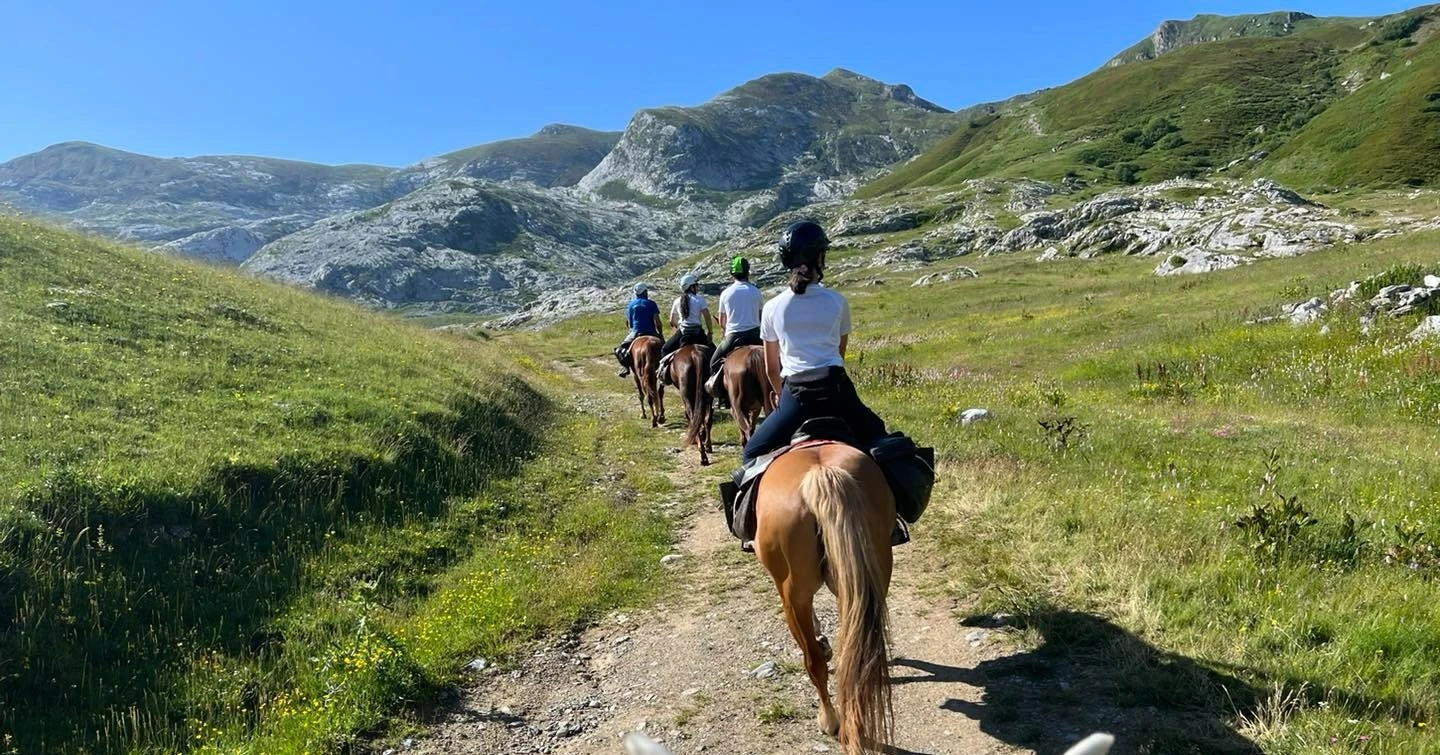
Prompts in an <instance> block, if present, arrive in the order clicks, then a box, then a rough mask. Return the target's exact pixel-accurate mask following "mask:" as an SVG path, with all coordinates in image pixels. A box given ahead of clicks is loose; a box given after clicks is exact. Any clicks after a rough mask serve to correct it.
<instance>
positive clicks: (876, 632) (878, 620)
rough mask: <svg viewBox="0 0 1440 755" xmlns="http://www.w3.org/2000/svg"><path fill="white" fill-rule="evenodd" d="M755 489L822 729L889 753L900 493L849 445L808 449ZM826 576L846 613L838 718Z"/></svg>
mask: <svg viewBox="0 0 1440 755" xmlns="http://www.w3.org/2000/svg"><path fill="white" fill-rule="evenodd" d="M757 495H758V497H757V499H756V504H755V513H756V533H755V554H756V556H757V557H758V558H759V559H760V563H761V564H763V565H764V566H765V569H766V571H768V572H770V576H771V578H772V579H774V580H775V587H776V589H777V590H779V592H780V602H781V604H782V605H783V607H784V611H785V623H786V624H787V625H789V627H790V634H791V635H792V636H794V638H795V642H796V644H798V645H799V646H800V651H801V652H802V653H803V654H804V656H805V669H806V671H808V672H809V674H810V681H811V682H812V683H814V685H815V690H816V692H818V693H819V694H820V714H819V716H818V723H819V724H820V730H821V731H822V732H824V733H826V734H829V735H831V736H834V735H836V734H837V733H838V734H839V736H840V746H841V750H842V751H843V752H844V753H846V755H854V754H856V753H862V752H870V751H881V750H883V749H884V748H885V747H886V746H887V743H888V742H889V741H890V734H891V731H892V730H893V728H894V709H893V707H892V705H891V698H890V660H889V629H888V626H887V616H886V606H885V597H886V594H887V593H888V592H889V589H890V569H891V565H892V561H891V553H890V530H891V528H892V526H893V525H894V523H895V498H894V496H893V495H892V494H891V492H890V487H889V485H888V484H887V483H886V481H885V475H884V473H883V472H881V471H880V468H879V467H878V466H876V465H875V462H874V461H872V460H871V459H870V457H868V456H866V455H865V454H863V453H861V452H860V451H858V450H856V449H854V448H852V447H850V446H846V445H843V444H839V443H831V444H823V445H815V446H808V447H801V448H797V449H795V450H793V451H790V452H789V453H787V454H785V455H783V456H781V457H780V458H778V459H776V460H775V461H774V463H772V464H771V465H770V469H769V470H768V471H766V473H765V476H764V477H762V478H761V479H760V489H759V491H758V494H757ZM822 553H823V554H824V555H823V557H822V555H821V554H822ZM822 584H824V585H826V586H828V587H829V588H830V592H832V593H834V594H835V603H836V607H837V609H838V613H839V617H840V621H839V627H838V630H837V631H838V634H839V636H838V638H837V645H838V648H839V652H838V661H837V662H836V664H835V677H836V682H835V693H836V696H837V697H838V698H839V703H840V711H839V715H838V716H837V715H836V710H835V706H834V705H833V704H831V701H830V690H829V686H828V685H829V669H828V668H827V661H829V659H830V655H831V650H830V645H829V643H828V642H827V641H826V640H825V638H824V637H822V636H820V635H819V629H818V628H817V627H816V622H815V608H814V605H815V603H814V601H815V593H817V592H819V590H820V585H822Z"/></svg>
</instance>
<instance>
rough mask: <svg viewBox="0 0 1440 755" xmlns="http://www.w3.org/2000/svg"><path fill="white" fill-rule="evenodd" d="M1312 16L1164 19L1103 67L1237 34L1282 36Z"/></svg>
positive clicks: (1238, 35)
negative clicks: (1140, 39) (1142, 38)
mask: <svg viewBox="0 0 1440 755" xmlns="http://www.w3.org/2000/svg"><path fill="white" fill-rule="evenodd" d="M1313 18H1315V17H1314V16H1311V15H1309V14H1307V13H1297V12H1294V11H1282V12H1279V13H1262V14H1256V15H1244V16H1213V15H1200V16H1196V17H1195V18H1193V19H1191V20H1189V21H1164V22H1161V24H1160V25H1159V26H1158V27H1156V29H1155V31H1153V32H1151V33H1150V36H1149V37H1147V38H1146V39H1144V40H1142V41H1141V42H1139V43H1137V44H1136V45H1134V46H1132V47H1130V48H1129V49H1127V50H1125V51H1124V52H1122V53H1120V54H1119V55H1117V56H1115V57H1114V58H1112V59H1111V60H1110V62H1108V63H1106V66H1107V67H1113V66H1119V65H1125V64H1126V63H1138V62H1141V61H1145V60H1154V59H1155V58H1158V57H1160V56H1162V55H1167V54H1169V53H1172V52H1175V51H1176V50H1180V49H1183V48H1186V47H1190V46H1193V45H1198V44H1204V43H1206V42H1220V41H1222V40H1226V39H1238V38H1240V37H1286V36H1289V35H1291V34H1294V33H1295V32H1296V30H1297V29H1299V28H1301V24H1302V22H1304V21H1308V20H1310V19H1313Z"/></svg>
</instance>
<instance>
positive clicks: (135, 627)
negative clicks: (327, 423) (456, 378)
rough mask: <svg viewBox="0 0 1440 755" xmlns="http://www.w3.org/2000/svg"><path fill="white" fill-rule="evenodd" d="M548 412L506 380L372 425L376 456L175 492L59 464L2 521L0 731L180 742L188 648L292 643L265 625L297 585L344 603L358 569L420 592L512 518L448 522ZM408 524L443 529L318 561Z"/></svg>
mask: <svg viewBox="0 0 1440 755" xmlns="http://www.w3.org/2000/svg"><path fill="white" fill-rule="evenodd" d="M551 412H552V407H551V406H550V404H549V402H548V401H547V400H546V399H545V397H544V396H542V395H540V394H539V393H537V392H535V391H534V390H533V389H532V388H530V387H529V386H528V385H525V384H524V383H522V382H520V381H519V380H516V379H504V380H503V381H502V382H501V383H500V384H499V385H497V386H494V391H493V392H492V394H491V395H486V396H484V397H483V398H476V397H474V396H463V397H457V398H456V399H455V400H454V401H453V402H452V403H451V405H450V406H449V408H448V411H445V412H437V413H436V414H434V415H431V416H421V417H418V418H416V419H415V420H414V421H411V422H405V423H402V424H399V425H397V426H395V427H391V428H388V429H387V430H385V431H382V435H384V436H385V440H384V441H383V442H382V446H383V447H384V448H385V449H386V452H385V453H378V454H374V455H373V456H370V457H367V458H345V457H336V458H326V459H319V460H315V459H303V458H296V459H289V458H278V459H275V460H274V461H273V462H271V463H269V464H258V465H254V464H250V465H237V464H229V465H223V466H220V467H217V468H216V469H214V470H212V471H210V472H209V473H208V474H207V475H205V476H204V477H203V478H202V479H201V481H200V482H199V483H198V484H197V485H196V486H195V488H194V489H193V490H186V491H174V490H166V489H163V488H161V489H156V488H154V487H127V486H126V485H124V484H116V483H114V482H112V481H107V480H101V479H96V478H91V477H87V476H82V475H79V474H74V473H66V472H63V471H62V473H60V474H57V475H54V476H53V477H52V478H51V479H48V480H47V481H46V484H45V487H44V489H43V490H40V491H38V492H37V493H35V494H34V495H32V496H31V497H30V498H29V500H27V501H25V502H24V508H25V509H26V510H28V512H30V514H31V516H32V517H33V519H34V521H36V522H39V523H43V525H41V526H33V527H28V528H20V527H10V528H5V527H0V595H3V596H5V597H6V600H5V601H4V602H3V603H0V700H4V701H5V703H4V705H3V706H0V732H4V731H8V732H11V733H12V736H14V738H15V745H16V746H17V747H19V748H20V751H21V752H42V751H43V752H53V751H86V752H110V751H120V750H126V749H131V748H133V747H135V746H136V745H140V746H142V747H143V746H144V745H146V744H150V745H154V744H156V743H155V742H153V741H149V742H147V741H146V739H148V738H149V737H151V736H153V735H154V734H155V733H157V732H159V733H161V736H162V737H168V738H169V739H170V741H172V742H174V741H184V740H185V739H186V737H184V736H183V734H182V732H184V731H185V729H186V727H187V723H186V722H185V716H186V713H187V710H186V707H185V706H186V704H187V702H186V701H185V700H184V699H183V697H184V694H183V691H182V690H176V689H174V688H173V680H174V679H175V678H176V675H177V674H178V673H179V672H181V671H182V670H183V669H184V668H186V666H187V664H188V663H189V661H190V659H191V658H194V657H198V656H201V655H203V654H207V653H215V654H221V655H224V656H229V657H232V658H252V659H265V658H268V659H271V660H277V659H279V658H281V657H282V656H284V655H285V654H287V653H293V652H294V651H295V648H294V647H290V645H291V642H290V640H291V638H287V637H285V636H284V635H283V632H284V631H285V630H284V629H281V628H278V627H276V626H275V622H274V621H273V619H274V618H275V617H276V616H278V615H280V614H281V613H282V612H284V611H286V610H287V609H288V608H289V607H290V606H291V605H292V604H293V602H294V601H295V600H296V599H297V598H299V597H300V596H301V595H302V594H308V593H310V592H321V593H327V594H334V597H335V598H336V599H340V600H344V599H345V597H346V592H347V591H348V590H350V589H353V588H352V585H353V583H354V581H355V580H357V579H362V578H364V579H376V581H377V583H379V584H381V585H382V586H383V588H382V593H381V594H377V595H376V596H375V598H376V599H378V600H387V599H390V598H394V597H398V595H397V593H410V592H413V591H414V590H417V589H424V588H425V586H426V582H425V575H426V574H432V573H435V572H437V571H439V570H441V569H443V568H444V567H445V566H446V565H448V564H450V563H454V562H455V560H456V559H458V558H461V557H463V555H464V550H465V548H466V546H465V543H466V542H467V541H468V540H470V539H471V538H470V537H468V535H470V534H473V533H475V532H481V531H484V530H485V529H486V528H488V527H493V526H496V524H497V522H498V520H499V519H501V518H503V517H505V516H507V515H510V514H513V511H512V512H508V513H507V512H505V511H503V510H502V511H494V512H488V513H486V512H476V514H475V515H474V516H469V515H467V516H465V517H458V518H457V517H448V515H449V513H450V510H451V507H452V505H453V503H454V502H455V501H457V500H461V499H462V498H463V497H465V496H468V495H471V494H473V493H475V492H477V491H478V490H479V489H480V488H481V487H482V486H484V485H485V484H487V483H488V482H489V481H492V480H496V479H500V478H504V477H508V476H511V475H513V474H515V473H517V472H519V471H520V469H521V467H522V465H523V464H524V463H525V462H526V461H527V460H528V459H529V458H530V457H531V456H532V455H533V452H534V450H535V449H536V447H537V446H538V443H539V442H540V439H541V437H542V433H543V430H544V426H545V425H546V424H547V423H548V422H549V418H550V416H551ZM447 517H448V518H447ZM492 519H493V520H496V521H490V520H492ZM415 522H424V523H426V526H427V527H430V528H443V529H444V536H441V537H436V538H433V539H428V540H427V541H426V543H428V545H426V544H419V545H411V546H405V545H404V544H400V543H393V542H389V541H386V545H385V547H384V549H383V550H382V551H380V552H379V553H377V554H371V555H368V556H366V557H365V558H363V559H358V560H356V562H355V563H354V564H348V563H347V564H346V565H345V566H344V567H341V568H339V569H338V571H339V572H340V573H337V574H328V575H326V576H325V577H324V578H323V579H317V578H316V575H315V574H314V573H313V569H312V567H313V565H314V564H315V563H316V562H317V560H324V557H323V556H322V554H325V553H327V548H329V546H330V544H331V543H343V542H345V539H346V538H347V536H357V537H372V538H373V537H376V536H379V537H381V538H384V537H385V536H386V533H388V532H391V531H393V530H394V529H395V528H399V527H403V526H406V525H408V524H410V523H415ZM0 524H3V523H0ZM382 575H383V576H386V577H387V579H385V580H379V579H378V578H379V577H380V576H382ZM384 592H389V593H391V594H384ZM332 602H333V601H332ZM6 658H10V659H23V663H6V662H5V661H4V659H6ZM252 698H253V696H252V695H249V694H247V695H245V700H243V701H242V703H241V704H244V705H250V706H253V705H255V704H256V702H257V701H256V700H253V699H252ZM190 702H191V703H193V702H194V701H190ZM137 730H143V731H144V732H146V733H144V734H142V733H140V732H138V731H137ZM177 735H179V736H177ZM137 737H141V738H140V739H136V738H137Z"/></svg>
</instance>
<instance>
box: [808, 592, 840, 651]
mask: <svg viewBox="0 0 1440 755" xmlns="http://www.w3.org/2000/svg"><path fill="white" fill-rule="evenodd" d="M810 623H811V624H812V625H813V626H814V627H815V636H816V637H817V638H819V642H820V649H821V650H823V651H824V652H825V662H826V663H829V662H830V661H831V660H832V659H834V657H835V649H834V648H832V647H830V640H829V639H828V638H827V637H825V632H823V631H821V629H820V617H819V616H816V615H815V608H814V606H813V604H812V606H811V608H810Z"/></svg>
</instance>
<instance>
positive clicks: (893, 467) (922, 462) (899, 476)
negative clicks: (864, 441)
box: [870, 433, 935, 524]
mask: <svg viewBox="0 0 1440 755" xmlns="http://www.w3.org/2000/svg"><path fill="white" fill-rule="evenodd" d="M870 458H872V459H874V460H875V463H876V464H877V465H879V467H880V469H881V471H883V472H884V473H885V480H886V482H889V483H890V490H891V492H893V493H894V494H895V513H896V514H899V515H900V518H901V519H904V520H905V521H906V522H908V523H909V524H914V523H916V522H918V521H920V515H921V514H924V513H925V507H927V506H929V505H930V492H931V490H932V489H933V488H934V487H935V449H933V448H921V447H919V446H917V445H915V441H913V440H911V439H910V438H909V437H908V436H906V435H905V434H904V433H891V434H889V435H887V436H885V437H883V438H881V439H880V440H879V441H877V442H876V443H875V445H873V446H871V448H870Z"/></svg>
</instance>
